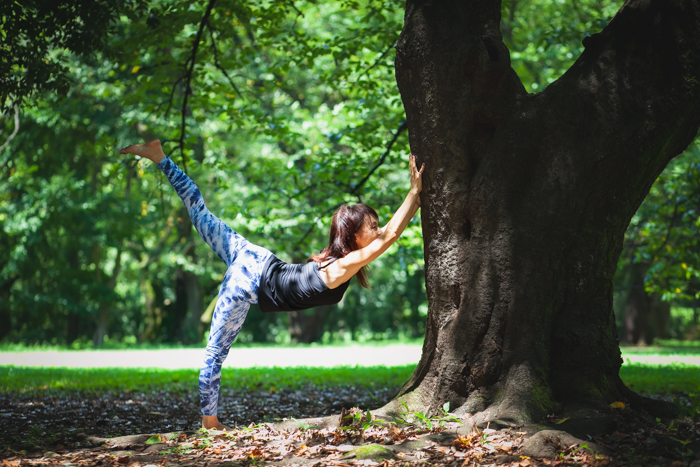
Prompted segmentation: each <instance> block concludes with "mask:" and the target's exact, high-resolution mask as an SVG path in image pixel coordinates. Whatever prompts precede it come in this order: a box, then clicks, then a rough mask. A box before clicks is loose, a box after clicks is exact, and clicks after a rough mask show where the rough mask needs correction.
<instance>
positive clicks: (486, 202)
mask: <svg viewBox="0 0 700 467" xmlns="http://www.w3.org/2000/svg"><path fill="white" fill-rule="evenodd" d="M499 25H500V2H499V1H494V0H469V1H457V0H449V1H448V0H444V1H437V0H435V1H424V0H423V1H422V0H408V2H407V5H406V16H405V26H404V30H403V32H402V33H401V37H400V39H399V43H398V46H397V58H396V78H397V82H398V85H399V89H400V91H401V96H402V98H403V103H404V107H405V109H406V115H407V119H408V127H409V132H410V143H411V150H412V152H413V154H416V155H417V157H418V164H419V165H420V164H421V163H423V162H424V163H425V165H426V170H425V173H424V181H423V187H424V189H423V193H422V195H421V203H422V206H423V209H422V221H423V234H424V244H425V259H426V289H427V294H428V301H429V304H430V308H429V315H428V321H427V329H426V338H425V343H424V347H423V355H422V358H421V361H420V363H419V364H418V367H417V368H416V370H415V373H414V374H413V376H412V377H411V379H410V380H409V381H408V382H407V383H406V385H405V386H404V388H403V389H402V390H401V392H400V393H399V397H400V398H401V399H402V400H405V401H407V402H408V403H409V404H410V407H412V408H415V409H421V410H428V411H434V410H435V409H436V408H438V407H441V406H442V404H443V403H445V402H450V403H451V407H452V408H453V409H454V408H456V407H459V409H458V410H457V413H472V414H474V413H479V415H478V417H477V418H481V419H483V420H501V421H503V422H506V423H508V422H513V423H514V422H521V421H525V420H533V419H534V420H537V419H539V417H540V416H542V415H544V414H545V413H546V412H549V411H551V410H552V409H553V408H556V407H560V405H559V403H564V404H587V405H592V406H599V405H602V404H608V403H610V402H613V401H616V400H628V402H630V401H631V402H632V405H634V404H637V405H640V404H642V403H644V400H643V399H641V398H639V397H638V396H636V395H635V394H634V393H633V392H631V391H630V390H628V389H627V388H626V387H625V386H624V384H623V383H622V382H621V380H620V378H619V376H618V373H619V369H620V365H621V358H620V351H619V347H618V344H617V336H616V331H615V320H614V315H613V308H612V293H613V282H612V281H613V274H614V272H615V267H616V263H617V259H618V257H619V255H620V252H621V249H622V241H623V235H624V232H625V230H626V228H627V226H628V224H629V221H630V219H631V217H632V215H633V214H634V212H635V211H636V209H637V208H638V207H639V205H640V204H641V202H642V200H643V199H644V197H645V195H646V194H647V193H648V191H649V188H650V186H651V184H652V183H653V182H654V180H655V179H656V177H657V176H658V175H659V173H661V171H662V170H663V168H664V167H665V166H666V164H667V163H668V162H669V160H670V159H671V158H673V157H674V156H676V155H678V154H680V153H681V152H682V151H683V150H684V149H685V148H686V147H687V146H688V144H689V143H690V142H691V141H692V139H693V137H694V136H695V134H696V132H697V129H698V126H699V125H700V105H699V104H700V83H699V82H698V79H699V78H700V47H699V46H698V44H700V4H699V3H698V1H697V0H686V1H682V0H632V1H628V2H627V3H626V4H625V5H624V6H623V7H622V9H621V10H620V11H619V12H618V14H617V15H616V16H615V18H614V19H613V20H612V21H611V22H610V23H609V24H608V25H607V26H606V27H605V29H604V30H603V31H602V32H601V33H600V34H595V35H593V36H591V37H587V38H586V39H585V40H584V46H585V51H584V53H583V54H582V55H581V57H580V58H579V59H578V60H577V61H576V63H575V64H574V65H573V66H572V67H571V69H569V70H568V71H567V72H566V73H565V74H564V75H563V76H562V77H561V78H560V79H559V80H557V81H556V82H555V83H553V84H551V85H550V86H549V87H547V89H546V90H545V91H543V92H541V93H538V94H527V93H526V91H525V89H524V88H523V86H522V84H521V82H520V80H519V78H518V77H517V75H516V74H515V73H514V71H513V70H512V68H511V66H510V57H509V52H508V49H507V48H506V46H505V45H504V44H503V42H502V39H501V32H500V29H499ZM645 407H646V408H647V409H648V410H652V411H653V410H655V409H657V408H658V407H654V405H653V404H649V403H648V401H647V403H646V405H645ZM387 410H391V408H390V407H387Z"/></svg>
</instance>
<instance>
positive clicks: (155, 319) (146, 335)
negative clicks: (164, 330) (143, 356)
mask: <svg viewBox="0 0 700 467" xmlns="http://www.w3.org/2000/svg"><path fill="white" fill-rule="evenodd" d="M141 294H142V295H143V297H145V303H144V309H145V317H144V328H143V330H142V331H141V335H140V336H139V342H140V343H143V342H156V341H157V340H158V337H159V335H160V327H161V325H162V324H163V308H162V304H163V297H162V294H157V293H156V290H155V286H154V285H153V281H145V282H142V283H141Z"/></svg>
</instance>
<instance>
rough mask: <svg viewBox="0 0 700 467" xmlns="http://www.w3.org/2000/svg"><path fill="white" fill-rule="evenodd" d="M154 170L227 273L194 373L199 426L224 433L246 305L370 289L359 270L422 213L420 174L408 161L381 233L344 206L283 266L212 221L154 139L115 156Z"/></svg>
mask: <svg viewBox="0 0 700 467" xmlns="http://www.w3.org/2000/svg"><path fill="white" fill-rule="evenodd" d="M119 153H120V154H135V155H137V156H141V157H145V158H146V159H150V160H151V161H153V162H154V163H156V164H158V167H159V168H160V169H161V170H162V171H163V173H165V175H166V176H167V177H168V180H169V181H170V183H171V184H172V186H173V188H175V191H177V194H178V195H179V196H180V198H181V199H182V201H183V202H184V203H185V206H186V207H187V212H188V213H189V215H190V218H191V219H192V223H193V224H194V226H195V228H196V229H197V232H199V234H200V235H201V236H202V238H203V239H204V241H205V242H207V244H208V245H209V246H210V247H211V248H212V249H213V250H214V252H216V254H217V255H218V256H219V258H221V259H222V260H223V261H224V262H225V263H226V265H227V266H228V269H227V270H226V274H225V275H224V280H223V282H222V283H221V288H220V290H219V296H218V298H217V301H216V307H215V308H214V315H213V317H212V322H211V331H210V333H209V341H208V342H207V348H206V353H205V360H204V366H203V367H202V370H201V371H200V373H199V392H200V400H201V405H202V427H203V428H209V429H217V430H224V429H226V427H225V426H223V425H222V424H221V423H220V422H219V419H218V418H217V415H216V413H217V403H218V399H219V381H220V379H221V366H222V365H223V363H224V360H225V359H226V356H227V355H228V351H229V348H230V347H231V344H232V343H233V341H234V339H235V338H236V336H237V335H238V331H240V329H241V326H242V325H243V321H244V320H245V317H246V314H247V313H248V308H249V307H250V304H251V303H259V304H260V309H261V310H262V311H264V312H268V311H291V310H302V309H305V308H312V307H315V306H320V305H331V304H335V303H338V302H339V301H340V300H341V299H342V298H343V294H344V293H345V290H347V288H348V285H349V283H350V279H352V277H353V276H355V275H357V277H358V281H359V282H360V284H361V285H362V286H364V287H367V278H366V276H365V272H364V270H363V268H364V266H366V265H368V264H369V263H371V262H372V261H373V260H374V259H376V258H377V257H379V255H381V254H382V253H384V251H386V249H387V248H389V246H391V244H392V243H394V242H395V241H396V240H397V239H398V238H399V236H400V235H401V233H402V232H403V230H404V228H405V227H406V225H408V223H409V222H410V220H411V219H412V218H413V216H414V215H415V213H416V211H417V210H418V207H419V200H418V195H419V193H420V191H421V189H422V183H421V175H422V173H423V169H424V168H425V164H423V166H422V167H421V169H420V170H418V169H417V168H416V160H415V157H414V156H413V155H411V156H410V157H409V166H410V178H411V189H410V190H409V192H408V195H407V196H406V199H405V200H404V202H403V204H401V207H400V208H399V209H398V211H396V214H395V215H394V217H392V218H391V220H390V221H389V223H388V224H387V225H386V226H385V227H384V228H383V229H380V228H379V224H378V219H377V213H376V212H375V211H374V209H372V208H370V207H369V206H366V205H364V204H357V205H355V206H341V208H340V209H338V211H337V212H336V213H335V214H334V215H333V221H332V224H331V233H330V241H329V243H328V247H327V248H326V249H324V250H323V251H321V253H319V254H318V255H315V256H313V257H312V258H311V259H310V261H309V262H308V263H306V264H303V265H302V264H287V263H285V262H283V261H281V260H279V259H278V258H277V257H276V256H275V255H273V254H272V253H271V252H270V251H268V250H266V249H265V248H262V247H259V246H256V245H253V244H251V243H249V242H248V241H247V240H246V239H245V238H243V237H242V236H241V235H239V234H238V233H236V232H235V231H233V230H232V229H231V228H230V227H228V226H227V225H226V224H224V223H223V222H222V221H221V220H220V219H218V218H217V217H216V216H214V215H213V214H212V213H211V212H209V210H208V209H207V208H206V206H205V205H204V200H203V199H202V195H201V194H200V192H199V189H198V188H197V186H196V185H195V184H194V182H193V181H192V180H191V179H190V178H189V177H188V176H187V175H185V173H183V172H182V171H181V170H180V169H179V168H178V166H177V165H175V163H174V162H173V161H172V160H170V159H169V158H168V157H166V156H165V154H164V153H163V150H162V148H161V145H160V141H159V140H157V139H156V140H152V141H148V142H146V143H142V144H133V145H131V146H128V147H125V148H124V149H122V150H120V151H119Z"/></svg>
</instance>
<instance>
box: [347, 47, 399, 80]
mask: <svg viewBox="0 0 700 467" xmlns="http://www.w3.org/2000/svg"><path fill="white" fill-rule="evenodd" d="M394 47H396V41H394V42H392V43H391V45H390V46H389V47H387V49H386V50H385V51H384V53H382V54H381V55H380V56H379V58H378V59H377V60H375V61H374V63H373V64H372V65H371V66H370V67H369V68H367V69H366V70H365V71H363V72H362V73H361V74H360V76H358V77H357V79H356V80H355V82H354V83H352V84H357V83H358V82H359V81H360V78H362V77H363V76H364V75H366V74H367V73H369V71H370V70H371V69H372V68H374V67H375V66H377V65H378V64H379V62H380V61H381V59H383V58H384V57H385V56H386V54H388V53H389V51H390V50H391V49H393V48H394Z"/></svg>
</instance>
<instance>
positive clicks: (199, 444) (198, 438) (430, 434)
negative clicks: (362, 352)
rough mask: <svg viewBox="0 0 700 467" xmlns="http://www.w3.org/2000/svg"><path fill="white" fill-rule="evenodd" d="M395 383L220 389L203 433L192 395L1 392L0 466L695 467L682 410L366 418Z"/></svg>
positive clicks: (699, 442) (699, 456) (697, 434)
mask: <svg viewBox="0 0 700 467" xmlns="http://www.w3.org/2000/svg"><path fill="white" fill-rule="evenodd" d="M395 391H396V388H386V389H385V390H381V391H377V392H374V393H372V394H368V393H367V392H366V390H358V389H356V388H354V387H345V388H334V389H333V390H320V389H317V388H313V387H309V388H306V389H303V390H295V391H268V390H262V389H261V390H251V391H247V392H242V393H235V392H233V391H228V392H226V391H224V392H223V394H222V398H221V409H220V414H222V415H221V418H222V421H223V422H224V423H227V424H229V425H230V426H232V427H235V428H234V429H233V430H232V431H231V432H227V433H222V432H209V433H204V432H201V431H200V430H199V429H198V428H199V425H200V419H199V416H198V415H197V414H198V407H197V406H198V398H197V394H196V393H194V392H193V393H182V392H168V391H153V392H132V393H123V394H120V395H118V396H114V395H104V394H96V393H77V392H76V393H71V394H67V393H65V392H63V393H57V394H51V393H46V394H44V395H40V396H32V397H29V396H24V395H22V394H14V393H4V394H2V395H0V459H2V460H1V461H0V463H1V464H2V465H3V466H7V467H10V466H12V467H19V466H28V465H32V466H64V467H79V466H80V467H88V466H89V467H92V466H114V467H159V466H165V467H168V466H176V465H182V466H205V465H224V466H239V465H240V466H249V465H256V466H257V465H311V466H314V467H320V466H325V465H340V466H342V465H382V466H384V467H388V466H394V465H396V466H400V467H407V466H413V465H444V466H450V467H453V466H454V467H467V466H471V465H509V466H527V465H553V466H574V465H579V466H583V465H588V466H618V465H620V466H621V465H632V466H637V465H640V466H642V465H644V466H646V465H649V466H664V467H667V466H673V467H681V466H692V467H700V422H698V421H693V420H691V419H688V418H686V419H685V420H683V421H679V420H676V421H671V420H658V419H654V418H652V417H649V416H648V415H645V414H644V413H640V412H635V411H634V410H631V409H630V408H625V409H613V408H610V409H606V410H598V411H591V410H587V411H579V412H572V413H567V414H566V415H567V416H564V415H559V416H554V415H552V416H549V417H547V418H545V419H543V420H541V421H540V423H538V424H533V425H522V426H515V427H507V428H503V427H499V426H495V427H494V426H481V427H479V426H474V424H473V423H470V420H469V419H466V420H461V423H456V422H453V421H451V420H450V419H449V418H448V417H442V418H440V417H437V418H433V419H431V420H427V421H426V420H425V419H422V420H421V419H420V417H416V416H412V415H411V414H405V415H406V416H405V417H404V419H403V420H397V422H398V423H392V422H390V421H382V420H377V419H374V420H370V419H369V418H368V417H367V413H366V411H365V410H366V409H367V408H371V407H379V406H381V405H383V404H384V403H386V402H387V401H388V400H389V399H390V398H391V397H392V395H393V394H394V393H395ZM59 394H60V395H59ZM352 407H360V408H361V409H362V410H359V409H357V410H354V412H352V413H351V414H350V415H346V418H344V419H341V418H340V416H339V414H340V412H341V411H342V410H345V409H349V408H352ZM370 416H371V414H370ZM290 417H293V419H290ZM281 419H287V420H286V421H284V420H281ZM307 419H311V420H307ZM341 423H342V424H344V425H346V426H339V424H341ZM494 428H501V429H494Z"/></svg>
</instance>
